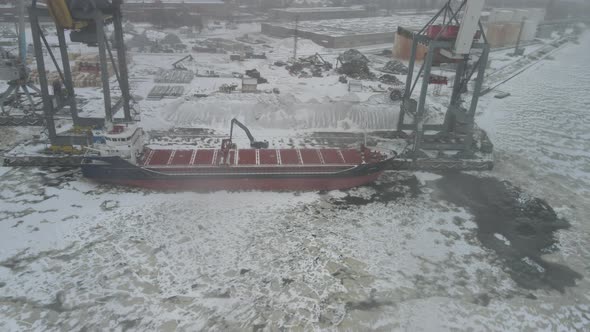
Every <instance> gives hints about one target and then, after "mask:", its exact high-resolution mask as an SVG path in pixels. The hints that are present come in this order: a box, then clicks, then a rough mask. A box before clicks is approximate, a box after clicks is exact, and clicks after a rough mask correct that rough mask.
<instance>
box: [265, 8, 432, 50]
mask: <svg viewBox="0 0 590 332" xmlns="http://www.w3.org/2000/svg"><path fill="white" fill-rule="evenodd" d="M429 18H430V16H428V15H403V16H399V15H394V16H387V17H371V18H354V19H337V20H320V21H303V22H299V23H298V24H297V29H296V27H295V25H296V24H295V22H281V23H263V24H262V33H264V34H266V35H269V36H273V37H279V38H286V37H291V36H293V35H294V34H295V31H296V30H297V35H298V36H299V37H300V38H306V39H310V40H312V41H314V42H315V43H316V44H319V45H322V46H324V47H327V48H347V47H358V46H366V45H378V44H391V43H393V41H394V36H395V32H396V31H397V27H398V26H410V27H418V26H423V25H424V24H426V22H428V20H429Z"/></svg>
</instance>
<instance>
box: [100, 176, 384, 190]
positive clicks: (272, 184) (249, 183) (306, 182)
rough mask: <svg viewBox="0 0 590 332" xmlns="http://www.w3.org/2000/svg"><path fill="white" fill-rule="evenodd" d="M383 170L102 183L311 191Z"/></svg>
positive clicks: (355, 182) (354, 182)
mask: <svg viewBox="0 0 590 332" xmlns="http://www.w3.org/2000/svg"><path fill="white" fill-rule="evenodd" d="M379 175H381V172H379V173H374V174H370V175H365V176H354V177H341V178H311V177H300V178H288V177H285V178H251V177H246V178H225V179H223V178H216V179H207V178H197V179H194V178H193V179H190V178H189V179H173V178H172V179H146V180H139V179H103V180H100V181H101V182H105V183H111V184H117V185H125V186H134V187H142V188H148V189H157V190H192V191H215V190H230V191H238V190H269V191H275V190H276V191H309V190H336V189H348V188H353V187H358V186H362V185H364V184H367V183H371V182H373V181H375V180H376V179H377V178H378V177H379Z"/></svg>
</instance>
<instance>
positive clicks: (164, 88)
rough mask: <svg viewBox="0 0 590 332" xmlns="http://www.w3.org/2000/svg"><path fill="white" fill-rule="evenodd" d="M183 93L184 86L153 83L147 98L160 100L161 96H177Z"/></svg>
mask: <svg viewBox="0 0 590 332" xmlns="http://www.w3.org/2000/svg"><path fill="white" fill-rule="evenodd" d="M183 93H184V87H183V86H181V85H155V86H154V87H153V88H152V90H151V91H150V93H148V95H147V98H148V99H149V100H160V99H163V98H177V97H180V96H182V94H183Z"/></svg>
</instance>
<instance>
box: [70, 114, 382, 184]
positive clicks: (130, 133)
mask: <svg viewBox="0 0 590 332" xmlns="http://www.w3.org/2000/svg"><path fill="white" fill-rule="evenodd" d="M234 125H238V126H240V127H241V128H242V129H244V131H245V132H246V134H247V135H248V137H249V139H250V148H245V149H239V148H237V146H236V144H234V143H233V142H232V134H233V127H234ZM391 159H392V156H390V155H388V154H386V153H383V152H378V151H373V150H370V149H369V148H367V147H365V146H364V145H361V146H360V147H359V148H356V149H353V148H347V149H339V148H318V149H308V148H302V149H296V148H277V149H272V148H269V147H268V142H258V141H255V140H254V138H253V137H252V135H251V134H250V131H249V130H248V129H247V128H246V127H245V126H244V125H243V124H241V123H240V122H239V121H237V120H235V119H234V120H232V126H231V130H230V137H229V138H226V139H223V140H222V144H221V147H220V148H207V149H201V148H181V149H159V148H158V149H154V148H149V147H146V146H145V144H144V132H143V130H142V129H141V128H139V127H134V126H132V125H116V126H114V127H113V129H112V130H110V131H108V132H106V133H104V134H103V136H102V139H101V140H100V142H99V143H97V144H94V146H93V148H91V149H89V153H87V154H86V155H85V157H84V158H83V160H82V165H81V167H82V174H83V175H84V176H85V177H87V178H89V179H91V180H95V181H98V182H104V183H112V184H118V185H128V186H138V187H144V188H150V189H166V190H194V191H214V190H277V191H287V190H293V191H305V190H333V189H346V188H352V187H356V186H361V185H364V184H367V183H370V182H372V181H375V180H376V179H377V178H378V177H379V176H380V175H381V173H382V172H383V171H384V170H385V168H386V167H387V166H388V165H389V164H390V161H391Z"/></svg>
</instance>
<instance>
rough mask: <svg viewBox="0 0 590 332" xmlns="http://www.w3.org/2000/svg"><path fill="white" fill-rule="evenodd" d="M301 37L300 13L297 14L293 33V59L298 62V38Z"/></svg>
mask: <svg viewBox="0 0 590 332" xmlns="http://www.w3.org/2000/svg"><path fill="white" fill-rule="evenodd" d="M298 38H299V15H297V16H295V33H294V35H293V61H294V62H297V40H298Z"/></svg>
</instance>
